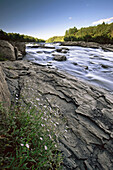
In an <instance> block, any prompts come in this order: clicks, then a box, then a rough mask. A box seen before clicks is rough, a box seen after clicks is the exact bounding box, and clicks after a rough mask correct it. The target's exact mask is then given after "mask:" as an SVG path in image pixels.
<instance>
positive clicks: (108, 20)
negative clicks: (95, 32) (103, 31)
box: [92, 17, 113, 25]
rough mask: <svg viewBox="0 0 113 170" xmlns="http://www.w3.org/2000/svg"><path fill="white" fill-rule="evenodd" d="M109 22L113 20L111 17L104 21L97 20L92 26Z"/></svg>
mask: <svg viewBox="0 0 113 170" xmlns="http://www.w3.org/2000/svg"><path fill="white" fill-rule="evenodd" d="M111 20H113V17H111V18H106V19H100V20H98V21H95V22H93V23H92V24H93V25H97V24H102V23H103V22H111Z"/></svg>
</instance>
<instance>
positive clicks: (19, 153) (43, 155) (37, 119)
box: [0, 105, 62, 170]
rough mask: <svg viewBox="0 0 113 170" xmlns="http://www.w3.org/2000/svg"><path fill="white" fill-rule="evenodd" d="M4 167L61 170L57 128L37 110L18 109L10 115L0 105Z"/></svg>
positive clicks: (0, 154)
mask: <svg viewBox="0 0 113 170" xmlns="http://www.w3.org/2000/svg"><path fill="white" fill-rule="evenodd" d="M0 118H1V119H0V121H1V122H0V167H1V169H4V170H7V169H9V170H13V169H14V170H24V169H25V170H26V169H29V170H37V169H41V170H43V169H44V170H46V169H48V170H52V169H54V170H55V169H56V170H57V169H61V168H62V167H61V163H62V155H61V152H60V151H59V148H58V144H57V142H56V141H57V139H56V135H55V131H54V125H52V123H51V124H50V123H49V122H50V121H49V119H50V117H49V113H48V115H47V114H46V115H45V114H44V113H41V111H38V112H37V111H36V109H35V108H29V107H27V108H22V107H17V108H16V107H15V108H13V109H11V111H10V112H9V113H6V111H5V110H4V108H3V107H2V105H0Z"/></svg>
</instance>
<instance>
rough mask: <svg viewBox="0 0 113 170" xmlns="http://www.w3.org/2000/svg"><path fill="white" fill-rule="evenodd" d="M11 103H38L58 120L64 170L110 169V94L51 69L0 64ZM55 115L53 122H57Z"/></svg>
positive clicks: (112, 106) (112, 135)
mask: <svg viewBox="0 0 113 170" xmlns="http://www.w3.org/2000/svg"><path fill="white" fill-rule="evenodd" d="M0 65H1V67H2V70H3V72H4V73H5V75H6V81H7V84H8V88H9V91H10V93H11V96H12V101H13V100H14V101H16V102H18V98H20V99H21V103H22V104H23V105H25V104H28V103H29V102H31V103H32V101H33V100H35V101H37V102H38V107H40V108H45V109H49V111H50V113H51V115H53V113H54V115H56V117H59V121H58V122H57V127H58V128H59V131H60V132H61V137H59V144H60V149H61V151H62V153H63V156H64V161H63V169H64V170H75V169H76V170H95V169H96V170H113V95H111V94H110V93H109V92H108V91H106V90H103V89H102V88H98V87H95V86H93V85H90V84H88V83H86V82H84V81H81V80H79V79H77V78H75V77H73V76H70V75H68V74H67V73H62V72H60V71H58V70H55V69H53V68H49V67H44V66H39V65H36V64H32V63H31V62H26V61H13V62H11V61H5V62H1V63H0ZM56 117H55V116H54V121H57V119H56Z"/></svg>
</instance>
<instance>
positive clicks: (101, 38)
mask: <svg viewBox="0 0 113 170" xmlns="http://www.w3.org/2000/svg"><path fill="white" fill-rule="evenodd" d="M64 41H86V42H88V41H94V42H98V43H110V44H113V23H111V24H105V23H104V22H103V23H102V24H99V25H97V26H90V27H83V28H81V29H78V30H77V28H76V27H74V28H69V30H66V32H65V36H64Z"/></svg>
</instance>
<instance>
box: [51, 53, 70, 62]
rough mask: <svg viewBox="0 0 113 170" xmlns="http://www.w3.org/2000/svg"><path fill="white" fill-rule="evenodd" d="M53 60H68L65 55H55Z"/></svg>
mask: <svg viewBox="0 0 113 170" xmlns="http://www.w3.org/2000/svg"><path fill="white" fill-rule="evenodd" d="M53 60H57V61H66V60H67V58H66V56H65V55H57V54H54V58H53Z"/></svg>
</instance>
